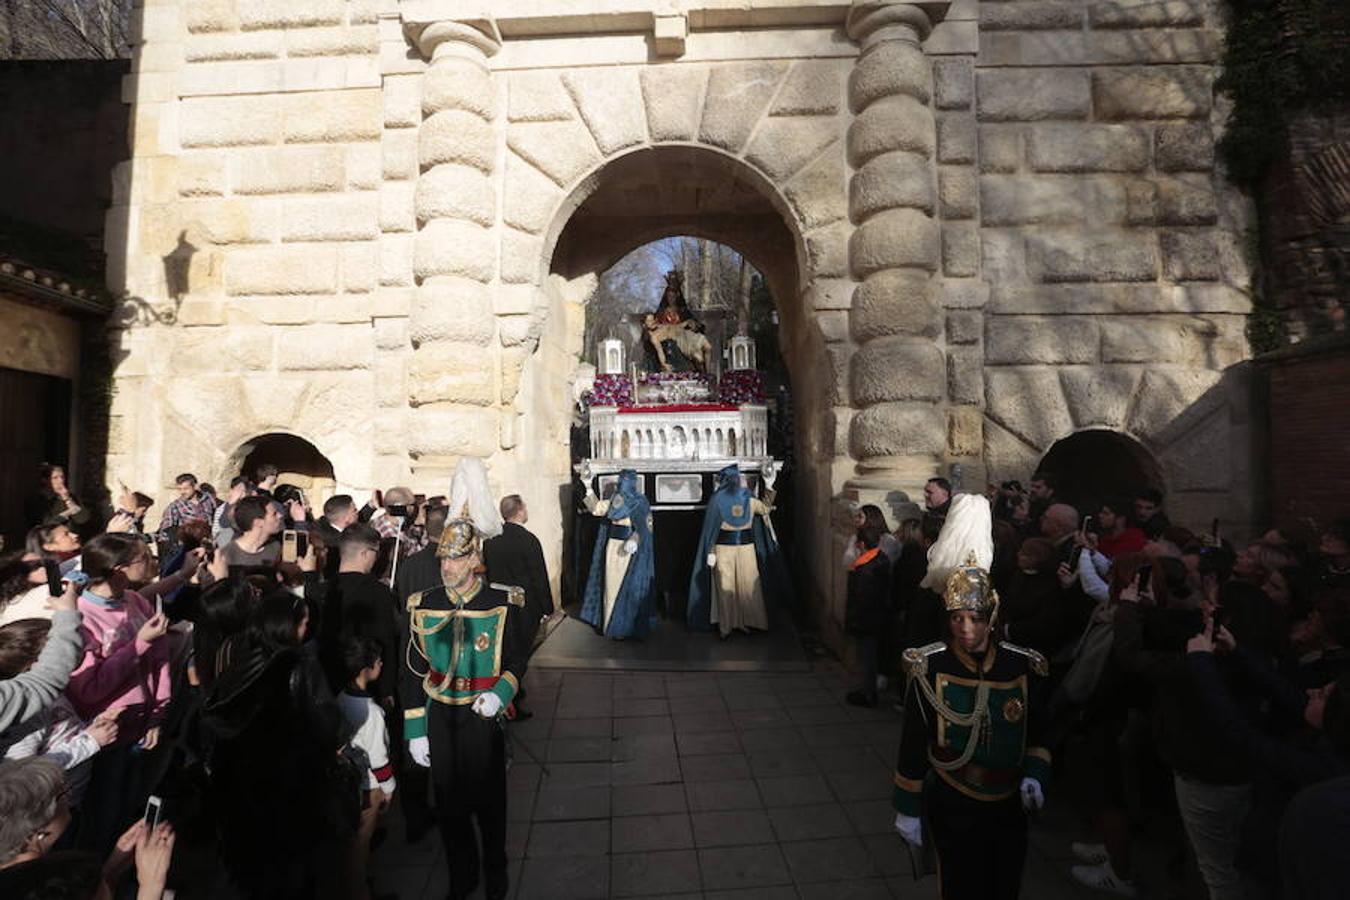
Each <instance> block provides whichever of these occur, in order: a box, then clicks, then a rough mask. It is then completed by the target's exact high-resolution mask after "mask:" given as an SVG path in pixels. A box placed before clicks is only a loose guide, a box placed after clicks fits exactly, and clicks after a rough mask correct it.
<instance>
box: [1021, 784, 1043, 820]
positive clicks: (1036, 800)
mask: <svg viewBox="0 0 1350 900" xmlns="http://www.w3.org/2000/svg"><path fill="white" fill-rule="evenodd" d="M1043 806H1045V794H1044V793H1042V791H1041V783H1040V782H1039V781H1037V780H1036V779H1035V778H1023V779H1022V808H1023V809H1025V810H1026V811H1027V812H1031V811H1032V810H1038V809H1040V808H1041V807H1043Z"/></svg>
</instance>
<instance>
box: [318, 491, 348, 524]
mask: <svg viewBox="0 0 1350 900" xmlns="http://www.w3.org/2000/svg"><path fill="white" fill-rule="evenodd" d="M355 505H356V501H355V500H353V499H352V495H351V494H334V495H333V496H331V497H329V498H328V499H327V500H325V501H323V517H324V518H325V519H331V518H333V516H336V515H337V514H338V513H340V512H342V511H343V510H344V509H350V508H351V507H353V506H355Z"/></svg>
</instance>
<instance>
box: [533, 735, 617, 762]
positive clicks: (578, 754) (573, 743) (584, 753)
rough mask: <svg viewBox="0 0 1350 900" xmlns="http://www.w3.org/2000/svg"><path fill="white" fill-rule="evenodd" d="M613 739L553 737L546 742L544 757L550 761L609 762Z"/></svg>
mask: <svg viewBox="0 0 1350 900" xmlns="http://www.w3.org/2000/svg"><path fill="white" fill-rule="evenodd" d="M612 743H613V741H612V740H611V739H610V738H608V737H600V738H553V739H552V740H550V741H549V742H548V747H547V748H546V750H545V754H546V755H545V756H544V758H545V759H546V760H548V761H549V762H550V763H560V762H609V754H610V750H611V749H612V748H611V746H610V745H611V744H612Z"/></svg>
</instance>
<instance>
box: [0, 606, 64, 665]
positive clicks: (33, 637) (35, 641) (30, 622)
mask: <svg viewBox="0 0 1350 900" xmlns="http://www.w3.org/2000/svg"><path fill="white" fill-rule="evenodd" d="M51 629H52V623H51V622H50V621H49V620H47V619H19V620H18V621H17V622H10V623H9V624H8V625H4V626H0V678H13V677H14V676H15V675H18V674H19V673H20V672H23V671H25V670H26V669H27V668H28V667H29V666H31V665H32V664H33V663H34V662H36V661H37V658H38V654H39V653H41V652H42V645H43V644H45V643H47V632H49V631H51Z"/></svg>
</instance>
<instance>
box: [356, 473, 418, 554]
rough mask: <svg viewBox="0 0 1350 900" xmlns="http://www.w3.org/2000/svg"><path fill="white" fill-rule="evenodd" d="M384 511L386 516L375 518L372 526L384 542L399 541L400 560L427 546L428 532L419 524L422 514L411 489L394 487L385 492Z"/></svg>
mask: <svg viewBox="0 0 1350 900" xmlns="http://www.w3.org/2000/svg"><path fill="white" fill-rule="evenodd" d="M384 509H385V513H386V514H385V515H383V516H376V517H373V518H372V519H371V520H370V524H371V526H372V527H374V529H375V530H376V531H378V532H379V533H380V538H381V539H382V540H384V541H389V542H392V541H394V540H395V539H398V541H399V545H398V546H399V550H398V556H399V559H406V558H408V557H409V556H411V555H412V554H414V553H416V552H417V551H418V550H421V549H422V548H423V547H425V546H426V545H427V536H426V531H425V529H424V528H423V527H422V526H421V525H420V524H419V523H418V522H417V519H418V518H419V516H418V514H419V512H420V510H419V509H418V508H417V496H416V495H415V494H414V493H413V492H412V491H411V490H410V489H408V488H405V487H392V488H390V489H389V490H387V491H385V492H384ZM400 532H401V533H402V534H401V536H400Z"/></svg>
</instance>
